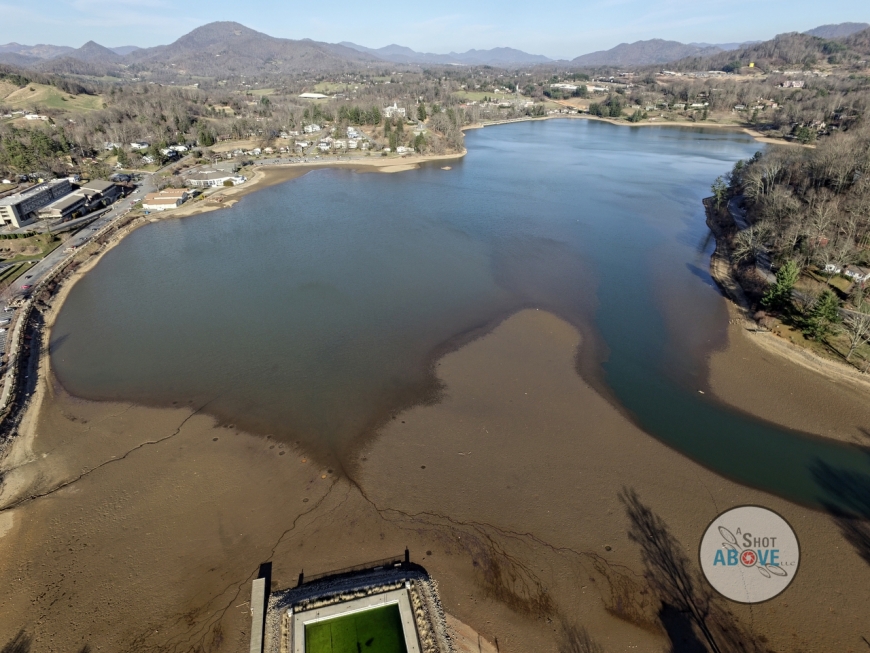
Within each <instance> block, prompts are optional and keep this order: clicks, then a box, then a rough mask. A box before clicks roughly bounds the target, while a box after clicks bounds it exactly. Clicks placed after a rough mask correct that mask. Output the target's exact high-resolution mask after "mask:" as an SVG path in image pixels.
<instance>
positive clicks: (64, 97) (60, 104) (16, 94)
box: [2, 83, 103, 112]
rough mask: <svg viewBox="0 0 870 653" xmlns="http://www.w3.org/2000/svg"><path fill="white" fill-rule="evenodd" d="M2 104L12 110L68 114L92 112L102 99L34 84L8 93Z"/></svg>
mask: <svg viewBox="0 0 870 653" xmlns="http://www.w3.org/2000/svg"><path fill="white" fill-rule="evenodd" d="M30 89H33V90H30ZM2 102H3V104H4V105H5V106H7V107H10V108H12V109H37V108H39V107H44V108H49V109H60V110H62V111H69V112H81V111H94V110H96V109H101V108H102V107H103V99H102V97H100V96H99V95H70V94H69V93H64V92H63V91H61V90H59V89H57V88H55V87H54V86H47V85H45V84H35V83H30V84H28V85H27V86H25V87H23V88H19V89H16V90H14V91H12V92H11V93H8V94H7V95H6V96H5V97H3V98H2Z"/></svg>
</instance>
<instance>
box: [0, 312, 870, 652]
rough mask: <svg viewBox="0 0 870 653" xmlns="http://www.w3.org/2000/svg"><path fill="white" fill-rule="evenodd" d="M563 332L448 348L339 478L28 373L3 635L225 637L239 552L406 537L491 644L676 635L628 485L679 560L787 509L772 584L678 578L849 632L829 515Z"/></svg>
mask: <svg viewBox="0 0 870 653" xmlns="http://www.w3.org/2000/svg"><path fill="white" fill-rule="evenodd" d="M579 346H580V336H579V334H578V332H577V331H576V330H575V329H574V328H573V327H571V326H569V325H568V324H567V323H565V322H563V321H562V320H560V319H558V318H556V317H555V316H553V315H551V314H549V313H546V312H544V311H535V310H527V311H522V312H521V313H518V314H516V315H514V316H513V317H511V318H509V319H508V320H506V321H505V322H503V323H502V324H501V325H499V326H498V327H497V328H496V329H495V330H494V331H492V332H491V333H490V334H489V335H486V336H484V337H482V338H480V339H478V340H476V341H474V342H472V343H470V344H468V345H466V346H464V347H463V348H461V349H459V350H458V351H455V352H453V353H450V354H447V355H446V356H444V357H443V358H442V359H441V360H440V361H439V363H438V364H437V367H436V372H437V374H438V377H439V379H440V380H441V381H442V382H443V384H444V395H443V398H442V400H441V402H440V403H438V404H435V405H423V406H418V407H415V408H412V409H410V410H407V411H405V412H403V413H400V414H398V415H396V417H395V419H393V420H391V422H390V423H389V424H388V425H387V426H386V427H385V428H383V429H382V430H381V432H380V434H379V437H378V438H377V439H375V440H373V441H370V442H369V444H368V445H367V446H366V448H365V449H364V450H362V451H359V452H358V454H357V455H358V458H359V459H358V466H356V467H355V469H354V472H353V478H347V477H341V476H339V475H338V474H337V471H336V470H330V469H329V468H328V467H320V466H319V465H317V464H316V463H314V462H313V461H312V458H311V457H309V456H308V455H307V454H306V453H305V452H304V451H300V450H297V449H294V448H293V447H291V446H290V445H287V444H283V443H279V442H275V441H273V440H271V439H269V438H265V437H259V436H252V435H248V434H246V433H244V432H239V431H238V430H237V429H236V428H234V427H232V426H218V425H216V423H215V422H214V420H213V419H212V418H210V417H208V416H206V415H204V414H201V413H198V412H196V409H197V408H199V407H189V406H183V407H182V406H179V407H178V408H176V409H153V408H143V407H138V406H132V405H119V404H110V403H96V402H86V401H81V400H77V399H75V398H72V397H69V396H66V395H64V394H63V393H62V392H60V391H59V390H57V389H56V388H53V387H50V386H47V385H45V382H44V381H42V382H41V383H43V385H42V391H43V392H44V396H43V399H42V402H41V406H39V410H40V413H39V415H38V419H36V420H33V421H31V422H30V425H29V426H28V425H27V424H25V425H24V426H25V427H26V428H29V429H32V432H31V433H29V435H30V436H32V437H27V436H28V433H22V434H21V436H20V437H19V439H18V440H17V441H16V443H15V447H25V446H26V447H27V449H26V451H23V453H22V454H21V455H19V456H18V457H17V458H15V460H16V465H17V466H18V468H17V470H16V471H15V472H13V474H12V475H11V476H7V480H12V479H13V478H14V480H15V483H14V486H13V485H12V484H9V485H8V486H7V487H6V492H5V493H4V494H3V495H2V501H3V505H5V506H10V505H12V506H15V507H13V508H11V509H6V510H4V511H2V512H0V532H2V533H4V534H3V536H2V537H0V583H2V585H3V587H5V588H7V591H6V592H4V593H3V594H2V596H0V615H2V617H3V618H2V619H0V645H5V644H6V643H7V642H9V641H11V640H12V639H13V638H14V637H15V636H16V633H18V632H19V630H21V629H24V630H25V633H26V635H27V636H28V637H31V638H32V639H33V650H52V651H79V650H81V648H82V647H83V646H84V645H85V644H88V645H90V646H91V649H92V650H101V649H102V650H116V651H125V650H136V651H142V650H178V651H182V650H191V649H195V648H197V647H200V648H201V649H202V650H210V651H242V650H246V647H247V641H248V636H249V635H248V631H249V619H250V616H249V609H248V603H247V601H248V598H249V595H250V581H251V579H252V578H253V577H254V576H255V575H256V571H257V567H258V565H259V563H261V562H264V561H266V560H271V561H272V562H273V565H274V566H273V580H274V581H275V587H285V586H290V585H292V584H294V583H295V582H296V579H297V577H298V574H299V573H300V571H302V570H304V571H305V572H306V573H308V574H311V573H318V572H322V571H327V570H329V569H337V568H341V567H345V566H348V565H351V564H357V563H360V562H364V561H366V560H374V559H380V558H383V557H385V556H388V555H392V554H398V553H401V551H402V550H403V549H404V547H405V546H408V547H409V548H410V550H411V556H412V559H413V560H415V561H416V562H419V563H421V564H423V565H424V566H425V567H426V568H427V569H428V570H429V572H430V573H431V574H432V576H433V577H434V578H435V579H436V580H437V581H438V583H439V587H440V591H441V596H442V599H443V601H444V605H445V609H446V610H447V611H448V612H449V613H451V614H452V615H455V616H456V617H457V618H458V619H459V620H461V622H464V623H465V624H468V625H469V626H470V627H471V628H473V629H475V630H476V631H477V632H479V633H480V635H481V636H482V638H484V639H486V640H488V641H489V642H492V643H493V644H494V645H495V646H496V647H497V650H499V651H518V652H519V651H532V650H535V651H555V650H557V647H558V645H559V643H560V642H562V641H564V640H565V638H566V637H571V636H572V633H573V634H575V635H576V634H577V633H578V632H581V631H580V630H579V629H580V628H581V627H583V628H586V629H587V630H588V634H589V636H590V637H592V638H593V639H594V640H596V641H598V642H600V643H601V644H602V645H603V646H604V647H605V650H608V651H623V650H637V651H650V652H656V653H658V652H659V651H662V650H665V649H666V648H667V647H668V646H669V645H670V642H671V640H672V639H673V640H676V641H675V644H679V645H681V646H687V645H689V644H690V642H691V639H692V638H695V639H697V638H698V637H699V635H698V634H697V633H694V634H693V633H692V630H691V628H690V627H688V626H687V623H686V621H685V617H684V616H683V615H681V614H680V613H679V611H678V610H674V609H672V608H673V602H674V601H673V597H668V596H662V595H661V592H660V591H658V592H657V591H656V590H654V589H651V588H650V587H649V585H648V583H647V580H646V578H645V572H647V573H652V574H653V575H655V574H656V573H660V572H661V569H660V568H657V567H656V565H655V564H653V565H652V566H651V567H649V568H645V565H644V562H643V561H642V560H641V555H640V550H639V546H638V543H637V542H635V541H632V540H631V539H630V537H629V533H630V532H631V531H632V530H633V529H634V531H635V532H636V531H637V529H638V528H639V527H649V526H650V525H651V524H650V523H646V524H644V523H640V522H639V516H640V517H642V515H640V513H639V512H638V510H637V507H638V505H639V504H638V503H636V502H637V501H638V500H639V501H640V502H641V503H642V504H643V505H645V506H647V507H649V508H650V509H651V510H652V511H653V512H654V513H656V514H657V515H658V516H659V517H660V518H661V520H662V521H661V522H657V525H656V524H652V525H653V526H656V528H653V531H654V532H655V533H656V534H657V536H660V537H661V541H662V543H663V544H665V545H666V546H665V548H666V549H668V550H669V551H670V555H672V556H673V557H674V559H676V560H682V561H683V562H682V563H681V564H684V565H685V568H686V569H687V570H688V573H689V574H690V575H691V574H694V573H696V572H697V546H698V542H699V539H700V536H701V533H702V531H703V529H704V528H705V526H706V525H707V523H708V521H709V520H710V519H712V518H713V517H714V516H715V515H716V514H717V513H718V512H720V511H722V510H724V509H725V508H727V507H730V506H733V505H737V504H743V503H759V504H763V505H766V506H768V507H770V508H772V509H774V510H776V511H778V512H780V513H781V514H782V515H783V516H785V517H786V518H787V519H788V520H789V521H790V522H791V524H792V525H793V526H794V527H795V529H796V530H797V532H798V536H799V538H800V541H801V547H802V566H801V569H800V573H799V574H798V576H797V578H796V580H795V581H794V584H793V585H792V587H790V588H789V589H788V590H787V591H786V592H785V593H784V594H783V595H782V596H781V597H779V598H778V599H775V600H773V601H770V602H768V603H765V604H762V605H756V606H753V607H752V608H751V609H750V608H749V607H747V606H739V605H735V604H727V603H726V602H724V601H723V600H721V599H718V598H716V597H714V596H712V595H710V593H709V591H708V590H706V589H705V585H704V584H703V583H702V582H699V583H697V585H696V587H695V590H694V591H695V592H697V594H696V598H698V600H703V601H706V602H708V603H709V605H710V606H711V610H710V614H711V617H710V620H711V622H714V623H712V628H713V630H714V633H716V636H717V637H721V638H725V639H726V640H727V638H728V637H735V636H739V637H740V638H741V640H742V641H746V642H750V641H753V640H754V641H755V642H756V643H757V644H758V648H757V650H764V649H765V648H769V649H771V650H775V651H793V650H842V651H848V650H861V649H860V646H861V645H862V642H861V636H862V635H866V633H865V631H864V630H862V629H865V628H866V606H867V605H870V567H868V565H867V564H866V563H865V562H864V561H862V559H861V558H860V556H859V555H858V553H857V552H856V551H855V549H853V547H852V546H851V545H850V544H849V543H848V542H846V540H844V538H843V537H842V536H841V534H840V531H839V529H838V528H837V527H836V526H835V525H834V523H833V522H832V521H831V520H830V519H829V517H827V516H826V515H824V514H822V513H820V512H814V511H811V510H808V509H805V508H801V507H798V506H795V505H793V504H790V503H788V502H786V501H783V500H780V499H778V498H775V497H771V496H769V495H766V494H763V493H760V492H757V491H755V490H752V489H748V488H745V487H741V486H739V485H737V484H735V483H732V482H730V481H728V480H725V479H723V478H721V477H719V476H717V475H715V474H713V473H712V472H709V471H707V470H706V469H704V468H702V467H700V466H698V465H696V464H694V463H692V462H691V461H689V460H687V459H686V458H685V457H683V456H681V455H679V454H678V453H676V452H675V451H673V450H671V449H669V448H667V447H666V446H664V445H662V444H661V443H659V442H658V441H657V440H655V439H653V438H651V437H649V436H648V435H646V434H645V433H643V432H642V431H640V430H639V429H638V428H637V427H635V426H634V425H633V424H632V423H631V422H630V421H629V420H627V419H626V418H625V417H624V416H623V415H622V414H621V413H620V412H619V411H618V410H616V409H615V408H614V407H613V406H612V405H611V404H610V403H608V402H607V401H605V400H604V399H603V398H602V397H601V396H600V395H598V394H597V393H596V392H595V391H594V390H593V389H592V388H591V387H590V386H588V385H587V384H586V383H585V382H584V381H583V380H582V379H581V378H580V377H579V376H578V375H577V373H576V360H577V352H578V347H579ZM738 351H739V350H738ZM722 355H723V356H726V355H727V354H722ZM735 360H736V359H735ZM741 364H742V363H741ZM748 365H752V362H751V361H750V362H749V363H748ZM713 374H714V377H715V374H716V362H715V361H714V362H713ZM44 378H45V375H43V379H44ZM781 405H783V406H784V407H785V408H784V409H785V410H787V409H788V408H789V406H790V404H789V400H788V399H785V400H783V401H782V403H781ZM34 408H36V406H34ZM15 447H13V448H15ZM9 460H12V458H10V459H9ZM626 489H628V490H630V491H634V492H636V495H634V496H635V498H632V496H633V495H630V494H629V495H624V497H627V500H628V504H629V506H633V508H632V514H633V515H634V517H635V521H634V522H632V520H631V519H630V518H629V516H628V511H627V506H626V503H625V502H623V501H620V498H619V494H620V492H624V491H625V490H626ZM29 496H34V497H38V498H32V499H28V498H27V497H29ZM640 521H642V519H641V520H640ZM663 529H667V530H663ZM668 532H669V533H670V535H671V536H673V538H675V539H673V540H669V539H668V537H667V536H666V535H667V533H668ZM662 598H664V599H665V600H666V601H667V602H668V604H669V605H671V606H672V607H671V608H667V607H665V608H662V603H661V599H662ZM663 624H664V625H663ZM666 627H667V629H668V630H666V629H665V628H666ZM724 629H727V633H730V635H729V634H727V633H726V631H725V630H724ZM668 633H670V635H669V634H668ZM681 638H683V639H682V640H681ZM750 650H751V649H750Z"/></svg>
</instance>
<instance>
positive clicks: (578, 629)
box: [559, 623, 604, 653]
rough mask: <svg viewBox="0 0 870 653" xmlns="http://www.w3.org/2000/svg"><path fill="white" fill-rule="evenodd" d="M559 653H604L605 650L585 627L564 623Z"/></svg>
mask: <svg viewBox="0 0 870 653" xmlns="http://www.w3.org/2000/svg"><path fill="white" fill-rule="evenodd" d="M559 653H604V649H603V648H602V647H601V645H600V644H599V643H598V642H596V641H595V640H594V639H592V638H591V637H590V636H589V633H588V631H587V630H586V629H585V628H584V627H583V626H577V625H573V624H568V623H563V624H562V639H561V641H560V642H559Z"/></svg>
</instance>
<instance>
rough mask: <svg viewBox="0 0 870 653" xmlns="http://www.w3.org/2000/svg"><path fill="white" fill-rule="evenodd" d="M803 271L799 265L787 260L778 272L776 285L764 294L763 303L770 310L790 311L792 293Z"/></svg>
mask: <svg viewBox="0 0 870 653" xmlns="http://www.w3.org/2000/svg"><path fill="white" fill-rule="evenodd" d="M800 274H801V271H800V268H799V267H798V265H797V263H795V262H794V261H792V260H791V259H789V260H787V261H786V262H785V263H783V264H782V266H781V267H780V268H779V270H777V271H776V283H775V284H773V285H772V286H771V287H770V288H769V289H768V291H767V292H766V293H765V294H764V298H763V299H762V300H761V303H762V304H764V305H765V306H767V307H768V308H773V309H776V310H781V311H784V310H788V309H789V308H790V307H791V291H792V289H793V288H794V285H795V283H797V280H798V277H799V276H800Z"/></svg>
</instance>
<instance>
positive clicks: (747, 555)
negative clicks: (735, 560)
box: [740, 550, 758, 567]
mask: <svg viewBox="0 0 870 653" xmlns="http://www.w3.org/2000/svg"><path fill="white" fill-rule="evenodd" d="M756 560H758V556H756V555H755V551H750V550H746V551H744V552H743V553H741V554H740V562H742V563H743V565H744V566H745V567H751V566H753V565H754V564H755V561H756Z"/></svg>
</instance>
